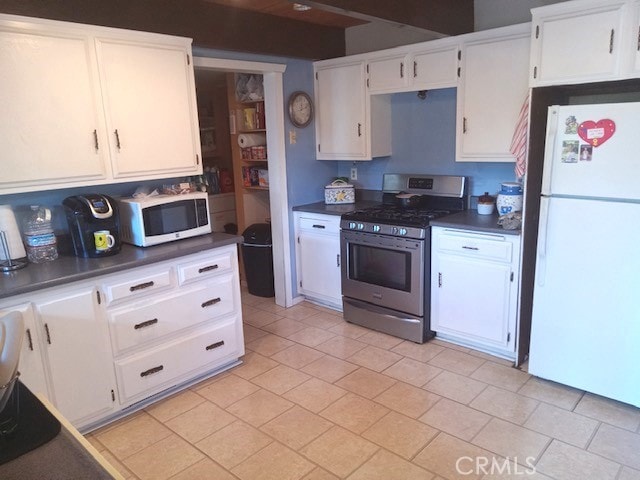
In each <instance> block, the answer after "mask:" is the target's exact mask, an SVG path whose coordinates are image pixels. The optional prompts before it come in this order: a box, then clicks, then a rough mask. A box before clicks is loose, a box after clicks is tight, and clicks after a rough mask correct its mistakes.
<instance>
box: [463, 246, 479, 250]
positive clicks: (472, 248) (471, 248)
mask: <svg viewBox="0 0 640 480" xmlns="http://www.w3.org/2000/svg"><path fill="white" fill-rule="evenodd" d="M462 248H464V249H465V250H480V249H479V248H478V247H467V246H466V245H463V246H462Z"/></svg>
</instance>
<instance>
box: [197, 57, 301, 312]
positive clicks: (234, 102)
mask: <svg viewBox="0 0 640 480" xmlns="http://www.w3.org/2000/svg"><path fill="white" fill-rule="evenodd" d="M194 68H195V75H196V88H197V91H198V93H197V96H198V99H197V102H198V109H199V112H198V113H199V115H200V114H201V115H202V117H203V118H204V121H201V136H202V140H203V152H202V153H203V165H204V168H205V172H207V171H208V172H211V169H212V168H215V169H218V172H219V176H218V178H219V180H220V184H219V185H218V188H219V193H218V194H215V195H212V196H211V197H210V199H213V202H212V205H214V206H215V205H217V207H215V208H214V207H212V209H211V210H212V215H213V216H214V219H213V225H212V226H213V227H214V230H217V231H225V230H226V231H233V228H234V225H235V228H236V229H237V232H238V234H242V231H243V229H244V228H246V227H248V226H249V225H251V224H252V223H263V222H268V223H270V224H271V235H272V244H273V247H272V249H273V271H274V287H275V301H276V304H278V305H280V306H283V307H289V306H292V305H293V294H292V285H291V248H290V241H289V237H290V234H289V215H288V199H287V181H286V155H285V144H284V93H283V84H282V73H283V72H284V70H285V65H281V64H271V63H260V62H247V61H238V60H224V59H215V58H207V57H195V58H194ZM247 81H250V83H251V84H255V83H256V82H260V81H261V82H262V89H263V91H264V95H263V98H261V99H260V98H258V97H252V98H249V99H243V98H238V97H237V96H236V93H237V92H236V91H237V90H238V88H239V86H242V84H245V86H246V82H247ZM225 96H226V97H225ZM225 99H226V102H225ZM209 114H211V115H209ZM258 127H263V128H258ZM240 135H255V136H253V137H250V138H249V139H243V141H245V142H246V141H249V143H255V145H247V144H245V146H242V145H241V142H240V139H239V136H240ZM262 138H264V141H263V140H262ZM260 143H264V144H265V145H259V144H260ZM251 146H256V147H261V146H264V147H265V148H264V149H260V148H257V149H251ZM266 147H268V148H266ZM205 152H206V153H205ZM243 155H244V157H245V158H243ZM262 157H265V158H262ZM207 169H208V170H207ZM223 172H224V173H223ZM245 174H246V176H247V183H248V185H247V184H246V183H245ZM261 177H262V184H261V183H260V178H261ZM254 183H257V184H254ZM216 208H217V209H218V210H217V211H216ZM223 209H224V210H223ZM218 212H223V213H221V214H219V215H218ZM216 215H217V217H216ZM225 227H226V228H225ZM220 228H222V230H220Z"/></svg>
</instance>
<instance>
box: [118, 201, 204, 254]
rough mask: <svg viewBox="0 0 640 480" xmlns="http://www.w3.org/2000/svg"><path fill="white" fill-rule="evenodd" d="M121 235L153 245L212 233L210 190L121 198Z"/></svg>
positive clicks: (130, 239)
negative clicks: (207, 191) (208, 193)
mask: <svg viewBox="0 0 640 480" xmlns="http://www.w3.org/2000/svg"><path fill="white" fill-rule="evenodd" d="M118 206H119V209H120V238H121V239H122V241H124V242H127V243H131V244H133V245H137V246H139V247H150V246H152V245H158V244H160V243H166V242H172V241H174V240H180V239H182V238H189V237H195V236H196V235H204V234H207V233H211V222H210V220H209V197H208V195H207V193H206V192H193V193H186V194H183V195H156V196H153V197H145V198H120V199H118Z"/></svg>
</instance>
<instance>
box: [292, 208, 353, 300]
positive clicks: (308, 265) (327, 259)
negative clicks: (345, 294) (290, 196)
mask: <svg viewBox="0 0 640 480" xmlns="http://www.w3.org/2000/svg"><path fill="white" fill-rule="evenodd" d="M295 217H296V222H295V223H296V265H297V274H298V290H299V291H300V293H302V294H303V295H304V296H305V297H307V298H308V299H310V300H312V301H316V302H319V303H323V304H326V305H328V306H331V307H334V308H338V309H340V310H342V287H341V284H342V282H341V276H340V269H341V262H342V259H341V257H340V217H339V216H336V215H322V214H315V213H306V212H296V213H295Z"/></svg>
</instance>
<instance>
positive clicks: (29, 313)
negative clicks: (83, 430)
mask: <svg viewBox="0 0 640 480" xmlns="http://www.w3.org/2000/svg"><path fill="white" fill-rule="evenodd" d="M11 311H14V312H20V313H21V314H22V319H23V320H24V337H23V341H22V351H21V353H20V361H19V364H18V371H19V372H20V381H21V382H22V383H24V384H25V385H26V386H27V387H29V390H31V391H32V392H33V393H39V394H42V395H44V396H45V397H49V387H48V386H47V379H46V377H45V374H44V366H43V363H42V344H41V342H40V336H39V334H38V328H37V326H36V319H35V315H34V314H33V305H32V304H31V303H22V304H18V305H11V304H7V305H3V306H2V308H0V314H3V313H8V312H11Z"/></svg>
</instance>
